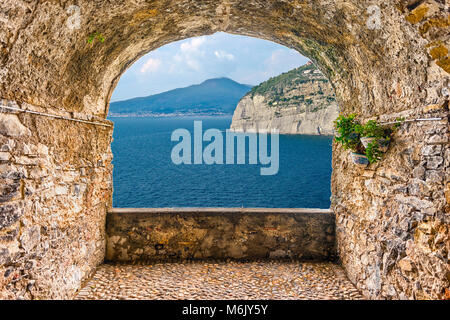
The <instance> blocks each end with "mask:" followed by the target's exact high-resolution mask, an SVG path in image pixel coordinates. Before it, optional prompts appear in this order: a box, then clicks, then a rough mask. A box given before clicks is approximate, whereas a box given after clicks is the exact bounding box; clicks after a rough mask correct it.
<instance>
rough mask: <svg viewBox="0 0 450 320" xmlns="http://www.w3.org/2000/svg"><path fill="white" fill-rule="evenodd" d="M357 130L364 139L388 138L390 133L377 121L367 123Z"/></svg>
mask: <svg viewBox="0 0 450 320" xmlns="http://www.w3.org/2000/svg"><path fill="white" fill-rule="evenodd" d="M356 130H357V132H358V133H359V134H360V135H361V136H362V137H370V138H386V137H388V136H389V133H388V132H387V131H386V130H385V129H384V128H383V127H381V126H380V125H379V124H378V123H377V122H376V121H375V120H369V121H367V123H366V124H365V125H362V126H358V127H357V129H356Z"/></svg>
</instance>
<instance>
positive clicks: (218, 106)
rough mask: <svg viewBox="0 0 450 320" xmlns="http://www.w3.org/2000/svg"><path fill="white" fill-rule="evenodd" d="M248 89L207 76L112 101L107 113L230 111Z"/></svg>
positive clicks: (112, 114) (229, 80)
mask: <svg viewBox="0 0 450 320" xmlns="http://www.w3.org/2000/svg"><path fill="white" fill-rule="evenodd" d="M251 88H252V86H249V85H244V84H240V83H238V82H236V81H233V80H231V79H228V78H216V79H209V80H206V81H204V82H202V83H200V84H196V85H192V86H189V87H186V88H179V89H174V90H170V91H167V92H163V93H159V94H155V95H151V96H148V97H142V98H134V99H130V100H125V101H117V102H112V103H111V104H110V109H109V114H110V116H124V115H138V116H139V115H152V114H159V115H161V114H233V111H234V109H235V108H236V106H237V104H238V102H239V100H240V99H241V98H242V97H243V96H244V95H245V94H246V93H247V92H249V91H250V89H251Z"/></svg>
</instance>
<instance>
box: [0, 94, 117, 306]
mask: <svg viewBox="0 0 450 320" xmlns="http://www.w3.org/2000/svg"><path fill="white" fill-rule="evenodd" d="M5 106H6V107H8V108H11V107H12V108H22V109H27V110H30V111H37V112H46V111H48V110H43V109H42V108H38V107H35V106H31V105H27V104H21V105H20V106H19V105H18V104H16V103H14V102H11V101H6V100H0V299H31V298H34V299H42V298H55V299H62V298H70V297H71V296H72V295H73V294H74V293H75V292H76V290H78V289H79V287H80V284H81V281H82V280H83V279H84V278H86V277H87V276H89V275H90V273H91V272H92V271H93V269H94V268H95V267H96V266H97V265H98V264H99V263H101V262H102V261H103V258H104V252H105V241H104V239H105V236H104V225H105V217H106V210H107V206H108V205H109V203H111V202H110V198H111V193H112V166H111V165H110V161H111V152H110V142H111V133H112V127H104V126H95V125H91V124H83V123H80V122H73V121H67V120H62V119H55V118H50V117H46V116H41V115H35V114H28V113H22V112H12V111H11V110H9V109H6V108H4V107H5ZM59 116H62V115H61V114H60V115H59ZM65 116H67V114H66V115H65ZM103 123H106V124H110V123H109V122H108V121H103Z"/></svg>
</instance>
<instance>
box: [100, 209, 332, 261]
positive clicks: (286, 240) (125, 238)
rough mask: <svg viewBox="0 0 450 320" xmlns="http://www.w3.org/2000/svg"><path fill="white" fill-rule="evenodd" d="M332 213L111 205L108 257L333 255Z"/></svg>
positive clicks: (310, 257) (313, 257)
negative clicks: (120, 207) (129, 207)
mask: <svg viewBox="0 0 450 320" xmlns="http://www.w3.org/2000/svg"><path fill="white" fill-rule="evenodd" d="M334 220H335V219H334V214H333V213H331V212H330V211H329V210H320V209H241V208H239V209H227V208H217V209H208V208H207V209H204V208H189V209H114V210H112V211H111V212H110V213H108V218H107V225H106V235H107V250H106V259H107V260H109V261H128V262H131V261H136V260H158V261H164V260H166V261H167V260H177V259H230V258H231V259H259V258H263V259H264V258H270V259H301V260H316V261H323V260H325V261H329V260H333V259H335V257H336V254H335V253H336V247H335V244H336V242H335V233H334V232H335V221H334Z"/></svg>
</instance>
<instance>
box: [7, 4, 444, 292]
mask: <svg viewBox="0 0 450 320" xmlns="http://www.w3.org/2000/svg"><path fill="white" fill-rule="evenodd" d="M73 5H76V7H73ZM77 8H78V9H77ZM78 17H79V19H77V18H78ZM449 26H450V16H449V6H448V2H447V1H442V0H426V1H423V0H403V1H394V0H388V1H385V0H383V1H381V0H345V1H344V0H292V1H281V0H267V1H259V0H223V1H217V0H203V1H196V0H181V1H179V0H177V1H175V0H167V1H162V0H155V1H150V2H149V1H146V0H135V1H132V2H127V3H126V4H125V2H124V1H120V0H109V1H106V0H94V1H92V0H78V1H76V3H71V2H70V1H62V2H59V1H38V0H35V1H29V0H26V1H25V0H0V98H2V99H8V100H10V101H16V102H17V103H18V104H19V105H21V106H24V105H25V104H26V103H28V104H31V105H34V106H36V107H39V108H44V109H45V110H47V111H48V112H53V113H57V112H66V113H68V112H75V113H79V114H80V115H82V116H86V117H88V116H92V115H95V116H100V117H103V118H105V117H106V114H107V111H108V101H109V98H110V96H111V94H112V91H113V89H114V87H115V85H116V84H117V82H118V79H119V77H120V75H121V74H122V73H123V72H124V70H125V69H126V68H127V67H128V66H129V65H130V64H131V63H132V62H134V61H135V60H136V59H138V58H139V57H141V56H142V55H143V54H145V53H146V52H148V51H150V50H152V49H155V48H157V47H160V46H161V45H164V44H166V43H170V42H173V41H176V40H180V39H184V38H188V37H192V36H199V35H206V34H211V33H214V32H216V31H226V32H230V33H236V34H242V35H249V36H255V37H259V38H263V39H268V40H272V41H275V42H278V43H281V44H284V45H286V46H289V47H291V48H294V49H296V50H298V51H300V52H301V53H303V54H305V55H306V56H308V57H310V58H311V60H312V61H314V62H315V64H316V65H318V66H319V68H320V69H321V70H322V72H323V73H324V74H325V75H327V76H328V78H329V79H330V81H331V83H332V84H333V86H334V89H335V93H336V98H337V101H338V103H339V107H340V110H341V111H342V112H344V113H350V112H356V113H358V114H359V115H360V118H361V119H362V120H367V119H369V118H371V117H378V116H380V117H381V116H383V115H384V114H386V115H392V114H395V113H399V112H402V111H405V112H406V114H409V113H411V115H417V116H430V115H432V114H433V113H429V112H428V111H426V110H429V111H430V110H433V109H435V110H436V114H441V115H443V116H445V117H448V100H449V82H450V79H449V72H450V68H449V66H450V56H449V49H450V48H449V37H450V35H449V32H448V30H449ZM96 33H100V34H102V35H103V36H104V37H105V42H103V43H102V42H100V41H97V40H95V41H93V43H89V42H88V41H87V39H88V38H89V36H90V35H92V34H96ZM417 110H418V111H417ZM430 112H431V111H430ZM20 117H21V122H23V124H24V126H25V127H26V128H28V129H29V130H30V135H29V136H24V137H21V138H8V139H11V140H14V141H15V140H19V141H21V142H23V143H26V142H27V141H30V143H34V144H35V146H36V147H38V144H37V143H39V140H38V138H39V139H44V138H42V137H41V135H42V134H43V133H42V132H45V133H46V135H45V139H48V145H47V146H48V147H49V150H50V149H51V147H52V146H53V145H54V146H55V149H54V150H55V151H54V152H53V153H52V154H51V156H50V155H49V157H50V159H51V161H55V163H58V162H61V163H67V164H72V163H77V161H78V159H83V158H85V159H93V158H95V156H97V155H101V154H104V153H105V152H106V153H107V146H106V145H105V146H102V147H99V148H98V149H97V150H95V151H92V150H91V149H89V148H83V147H81V148H80V152H78V153H77V154H75V153H73V154H70V156H69V154H68V153H67V152H66V149H65V148H67V149H68V150H73V149H72V148H76V149H77V148H79V147H78V146H77V145H76V144H75V145H71V144H66V145H65V148H63V147H62V146H63V145H64V141H67V142H69V141H70V139H75V137H76V139H78V140H79V141H80V143H81V145H82V146H83V145H84V146H87V145H90V144H89V143H90V142H91V141H97V140H96V139H100V140H102V141H103V139H102V138H101V137H102V135H101V134H100V133H99V132H95V133H94V132H93V131H90V130H93V129H92V128H91V129H88V128H84V127H83V125H81V124H77V125H75V124H74V125H65V126H62V127H60V129H61V131H58V130H55V129H56V128H55V127H53V126H57V125H56V124H53V123H54V122H55V123H56V122H57V121H59V120H51V121H50V120H49V121H47V122H46V123H45V124H43V125H42V127H40V132H41V133H38V131H37V130H38V128H37V127H35V126H36V125H37V124H38V123H39V121H43V120H34V117H32V116H26V115H20ZM28 117H29V119H30V120H27V121H26V119H28ZM22 118H23V119H22ZM36 119H37V117H36ZM446 125H447V127H446V128H444V127H445V126H446ZM17 127H19V128H21V127H20V126H17ZM63 129H64V130H67V131H71V132H73V133H74V134H73V135H66V134H63V133H62V132H67V131H63ZM446 130H448V123H446V122H443V123H439V122H433V123H426V124H419V123H417V124H414V123H411V124H407V125H404V127H403V128H402V129H401V131H399V133H398V134H397V136H396V137H395V139H396V140H395V141H396V142H394V145H393V148H391V150H390V151H389V153H388V154H387V156H386V158H385V160H384V161H382V162H381V163H380V164H379V167H377V169H376V170H374V171H375V173H374V176H373V179H372V181H370V179H367V180H366V177H364V176H363V174H365V175H370V173H368V172H370V171H367V172H359V171H358V170H356V169H355V168H353V167H352V166H351V165H349V163H348V160H347V153H346V152H344V151H343V150H341V149H340V148H337V147H335V149H334V160H333V169H334V171H333V178H332V180H333V181H332V182H333V187H332V189H333V194H334V201H333V210H335V213H336V217H337V228H338V233H337V236H338V242H339V248H340V255H341V259H342V261H343V264H344V267H345V268H346V270H347V273H348V275H349V276H350V278H351V279H352V280H353V281H354V282H355V283H356V285H357V286H358V287H359V288H361V289H363V290H364V291H365V292H366V293H368V294H369V295H370V296H371V297H376V298H396V297H405V298H422V297H425V298H427V297H429V298H438V297H442V295H443V292H444V290H445V289H446V288H448V287H449V282H448V281H449V279H448V278H449V276H448V275H449V272H448V252H449V250H448V246H449V245H448V243H449V232H448V216H449V210H450V209H449V204H448V203H449V194H450V184H449V178H448V177H449V165H448V159H449V153H448V145H449V144H448V133H447V131H446ZM75 133H78V135H75ZM70 137H71V138H70ZM107 140H108V139H105V141H107ZM33 141H34V142H33ZM108 142H109V141H108ZM41 143H42V144H43V145H46V143H43V142H41ZM71 143H75V141H72V142H71ZM105 143H106V142H105ZM99 145H100V143H99ZM439 146H440V147H439ZM81 150H82V152H81ZM89 150H90V151H89ZM432 150H434V151H432ZM438 150H439V151H438ZM8 152H19V151H18V149H17V150H16V149H14V151H8ZM435 152H436V154H433V153H435ZM2 156H3V157H5V158H6V159H7V160H2V161H3V164H2V170H1V174H2V175H3V174H4V172H7V171H6V168H7V167H4V166H5V165H6V166H9V165H13V161H16V156H15V155H14V157H11V158H9V159H8V157H10V156H8V155H7V154H5V155H2ZM20 156H21V155H19V154H18V157H20ZM439 157H442V162H441V160H440V159H441V158H439ZM20 161H22V160H20ZM22 166H28V164H21V165H20V167H22ZM44 168H46V166H44ZM49 168H50V169H52V166H51V165H50V166H49ZM56 168H57V167H55V170H56ZM61 168H66V167H64V166H62V167H61ZM369 169H370V168H369ZM372 169H373V168H372ZM98 170H100V172H103V171H102V170H101V169H98ZM389 170H391V171H392V175H391V174H390V173H389ZM94 171H95V170H94ZM105 171H107V170H105ZM422 171H425V172H424V173H423V174H422V173H421V172H422ZM383 172H384V173H383ZM396 173H398V175H397V174H396ZM97 174H99V176H100V173H97ZM105 175H106V173H105ZM48 179H50V180H51V179H53V178H48ZM74 179H75V178H74ZM89 179H94V178H93V176H90V177H89ZM12 180H15V179H12ZM16 180H17V179H16ZM107 180H108V179H107V178H106V177H105V180H104V181H107ZM362 180H365V181H364V182H363V181H362ZM421 181H422V182H424V184H423V183H422V182H421ZM14 183H15V182H14V181H10V182H8V185H10V184H11V188H12V189H14V188H15V187H14ZM390 183H392V184H390ZM5 185H6V184H5ZM55 185H56V184H55ZM395 185H398V186H399V188H400V189H398V190H400V191H401V190H403V191H405V192H406V193H402V194H399V193H398V192H400V191H395V190H394V189H393V186H395ZM87 186H88V188H92V190H98V189H97V188H98V186H97V185H95V184H91V183H88V184H87ZM386 186H389V188H388V190H389V192H385V189H386ZM422 187H423V189H425V190H426V189H427V188H428V190H429V191H428V192H426V191H424V190H422ZM55 189H56V187H55ZM23 190H24V189H23ZM36 190H37V191H36ZM105 190H106V189H105ZM2 192H3V191H2ZM5 192H6V193H8V191H5ZM93 194H94V195H96V196H93V197H92V198H91V199H86V200H85V202H84V205H83V206H82V208H83V209H82V210H86V214H85V215H75V216H72V215H70V214H68V212H69V209H67V208H64V205H65V204H66V201H62V202H61V206H59V205H58V206H56V205H54V206H50V208H48V211H45V213H42V214H41V215H40V217H42V219H46V221H47V222H46V223H45V224H43V226H52V225H53V224H54V223H55V222H54V221H57V220H58V219H57V217H60V218H61V219H60V222H58V223H60V225H58V224H56V226H55V228H54V232H55V234H62V235H68V234H72V235H74V236H73V237H78V236H80V234H82V231H83V230H92V232H94V231H93V230H100V231H98V232H100V233H102V232H103V231H102V230H103V229H102V228H100V229H96V228H95V223H92V222H90V218H88V217H98V220H96V219H93V221H99V220H101V219H104V214H105V211H104V210H105V209H104V208H105V207H106V206H107V203H108V202H109V201H110V200H109V198H110V193H108V192H105V194H104V196H100V195H99V194H100V193H99V192H93ZM45 195H46V193H45V191H44V190H43V189H35V193H34V197H36V198H42V200H39V201H40V203H42V206H43V207H48V206H49V205H50V204H51V203H53V202H55V201H56V202H57V201H58V200H57V199H58V197H57V195H56V194H55V196H51V197H49V198H48V199H46V200H45V197H46V196H45ZM26 196H27V195H25V194H23V195H22V197H23V198H25V197H26ZM64 197H66V196H63V198H64ZM67 199H69V197H68V196H67ZM88 200H89V201H88ZM7 201H8V202H11V201H13V200H7ZM14 201H16V200H14ZM17 201H18V203H24V207H23V210H19V211H14V209H4V210H6V212H4V213H3V216H4V217H5V219H6V220H11V221H16V219H17V218H15V217H17V216H18V215H22V217H30V218H29V219H28V220H23V219H22V220H23V221H25V224H26V223H27V222H28V221H31V222H30V223H29V224H28V226H29V227H28V228H31V227H33V226H35V225H36V226H39V225H40V224H39V223H38V222H37V221H36V222H35V221H34V220H32V219H31V217H35V215H33V210H32V208H31V207H29V206H28V207H26V206H25V202H26V201H25V200H20V198H19V200H17ZM80 203H81V202H80ZM96 205H97V207H95V206H96ZM92 206H94V207H92ZM88 208H91V209H88ZM22 212H23V213H22ZM388 215H390V217H388ZM412 215H414V216H417V218H414V219H415V220H412V218H411V217H412ZM405 216H407V217H409V218H408V219H409V220H406V221H405V219H404V218H403V217H405ZM422 216H423V218H422ZM84 217H86V218H84ZM408 221H411V227H408V228H406V222H408ZM416 222H417V223H416ZM16 223H22V222H16ZM25 224H24V225H25ZM99 225H100V224H99ZM5 228H10V227H9V226H7V227H2V228H1V230H0V232H2V233H3V234H5V236H6V238H5V239H9V236H8V234H11V235H13V236H11V237H12V238H15V239H16V240H15V241H16V242H14V241H12V242H11V243H12V244H8V247H7V250H8V256H9V252H11V251H12V252H15V251H16V249H15V248H16V247H17V246H16V245H15V244H17V241H18V240H17V235H14V234H15V231H14V230H13V228H12V229H11V230H12V231H7V232H6V231H5ZM76 228H77V229H78V230H79V232H78V233H76V232H75V231H74V230H75V229H76ZM90 228H92V229H90ZM25 229H26V228H23V229H22V227H21V228H19V231H20V232H22V230H25ZM41 229H42V228H41ZM385 229H386V230H385ZM8 230H9V229H8ZM69 230H70V232H69ZM402 230H404V233H403V231H402ZM9 232H10V233H9ZM92 232H91V233H92ZM377 232H379V234H378V233H377ZM41 233H43V231H42V230H41ZM75 234H76V236H75ZM44 235H45V233H44ZM46 237H47V236H41V239H40V240H39V241H38V242H37V243H38V245H39V246H41V245H43V246H46V244H45V243H46V241H45V239H46ZM55 237H56V236H55ZM86 237H87V235H86ZM50 238H52V237H51V236H50ZM50 238H47V239H50ZM24 239H25V238H24ZM67 239H70V240H74V239H71V237H70V236H68V237H67ZM98 239H99V241H101V236H99V237H98ZM2 241H3V240H2ZM8 241H9V240H8ZM2 243H3V242H2ZM57 243H58V242H57V241H55V242H53V243H51V242H50V240H49V245H50V244H52V245H55V246H58V244H57ZM67 243H68V245H69V246H70V245H71V244H72V241H69V240H68V241H67ZM74 243H77V241H74ZM393 246H394V247H395V250H393V249H392V248H393ZM373 247H375V249H373ZM403 247H405V248H406V249H405V250H403ZM4 248H6V247H4V246H2V249H4ZM36 248H37V247H35V248H34V249H32V250H31V253H30V255H28V256H26V255H24V254H22V257H24V258H23V259H22V260H20V261H23V262H21V263H22V264H23V265H24V266H25V265H27V266H28V265H29V262H30V263H32V262H31V261H32V260H33V259H34V258H33V257H34V256H35V255H37V254H38V252H39V250H37V249H36ZM58 248H59V249H58ZM2 252H5V251H4V250H3V251H2ZM50 252H53V253H54V254H55V255H57V256H59V257H61V259H67V261H69V262H70V261H75V260H76V257H78V256H79V255H80V252H83V251H80V252H79V251H77V250H69V249H67V248H66V246H64V245H61V246H60V247H56V248H55V249H54V250H51V251H50ZM398 252H399V254H397V253H398ZM404 254H406V255H405V256H403V255H404ZM81 255H82V256H84V257H85V258H86V259H87V260H88V261H85V262H80V264H83V263H86V264H91V265H94V264H95V263H96V261H98V260H99V258H98V259H97V258H95V255H92V256H91V257H88V256H87V254H82V253H81ZM399 257H400V259H399ZM404 258H408V259H410V260H411V261H412V262H411V263H410V262H409V261H408V259H406V260H403V259H404ZM397 259H399V260H398V261H397ZM56 260H57V259H56ZM56 260H53V262H51V261H52V259H51V258H49V260H45V261H46V265H47V266H48V267H49V268H54V270H53V271H54V272H52V273H46V272H45V271H44V270H43V269H42V270H41V269H39V267H32V269H31V270H34V271H33V272H36V273H35V278H39V279H42V281H43V285H42V288H45V290H47V296H48V297H55V296H70V294H71V292H73V289H74V288H75V287H76V284H74V285H62V286H60V285H59V284H61V283H64V281H63V282H61V283H59V284H58V283H57V281H56V280H51V279H64V277H65V276H67V277H68V276H69V272H68V271H67V269H65V268H63V267H60V266H59V265H58V263H57V262H56ZM17 261H19V260H17ZM437 261H440V262H437ZM381 263H383V264H381ZM4 265H5V263H4V262H2V264H1V268H4V267H3V266H4ZM410 265H411V267H410ZM67 266H69V267H70V263H68V264H67ZM385 266H386V267H385ZM402 268H403V269H402ZM409 269H412V271H408V270H409ZM404 270H406V271H404ZM30 272H31V271H30ZM408 272H409V273H408ZM5 274H7V275H8V276H10V273H9V271H7V270H5ZM49 274H51V275H49ZM8 276H7V277H6V279H9V278H8ZM13 277H15V278H20V276H17V277H16V276H15V275H14V276H13ZM2 279H3V278H2ZM1 281H3V282H1V283H0V284H1V288H2V289H1V292H2V295H3V296H7V297H12V296H20V294H19V293H17V292H26V291H27V288H28V283H26V282H24V281H25V280H24V281H22V282H21V281H16V282H15V284H14V286H15V287H16V288H17V292H16V293H12V292H13V291H11V290H10V289H9V288H10V287H7V285H6V284H4V281H5V280H1ZM46 281H47V282H46ZM45 283H47V286H46V285H44V284H45ZM67 283H70V281H68V282H67ZM42 296H45V293H42ZM27 297H29V296H28V295H27Z"/></svg>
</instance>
